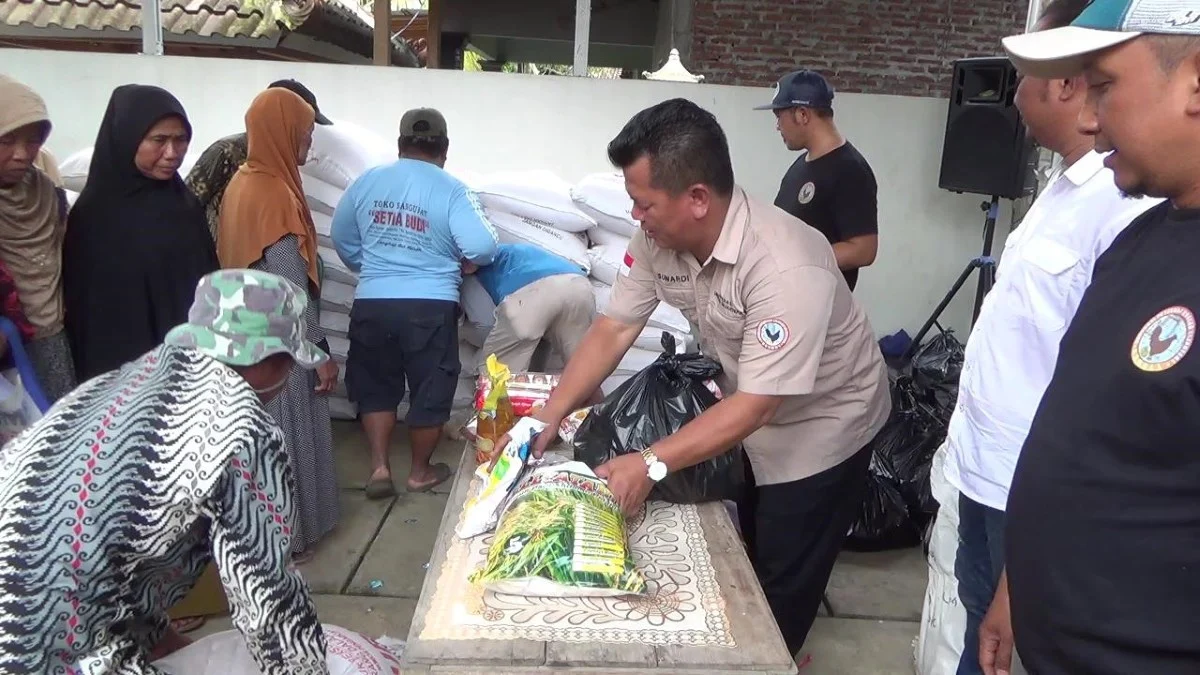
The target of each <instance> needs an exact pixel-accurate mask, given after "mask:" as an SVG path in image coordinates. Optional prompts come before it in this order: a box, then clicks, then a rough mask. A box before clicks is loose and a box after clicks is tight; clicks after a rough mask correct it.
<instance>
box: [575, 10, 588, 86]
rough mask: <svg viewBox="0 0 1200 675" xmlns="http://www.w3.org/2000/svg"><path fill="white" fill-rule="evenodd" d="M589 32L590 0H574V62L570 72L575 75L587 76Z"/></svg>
mask: <svg viewBox="0 0 1200 675" xmlns="http://www.w3.org/2000/svg"><path fill="white" fill-rule="evenodd" d="M591 34H592V0H575V63H574V65H573V66H572V67H571V74H572V75H574V76H576V77H587V74H588V45H589V43H590V42H591Z"/></svg>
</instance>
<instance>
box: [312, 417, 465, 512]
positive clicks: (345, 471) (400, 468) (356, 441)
mask: <svg viewBox="0 0 1200 675" xmlns="http://www.w3.org/2000/svg"><path fill="white" fill-rule="evenodd" d="M333 447H334V448H335V451H334V452H335V453H336V454H337V474H338V476H337V481H338V487H340V488H343V489H346V490H360V491H361V490H363V489H364V488H365V487H366V483H367V479H368V478H370V476H371V453H370V452H369V451H368V450H367V436H366V434H364V433H363V430H362V425H361V424H359V423H358V422H353V421H347V420H334V422H333ZM462 448H463V446H462V441H461V440H459V441H456V440H453V439H451V438H448V437H447V435H443V437H442V441H441V443H439V444H438V447H437V448H436V449H435V450H434V452H433V461H434V462H445V463H447V464H449V465H450V468H452V469H453V468H457V467H458V460H459V458H460V457H461V456H462ZM388 456H389V457H390V458H391V460H392V482H393V483H395V485H396V489H397V490H399V491H401V492H403V491H404V483H405V481H407V480H408V470H409V466H410V464H411V463H412V455H411V454H410V452H409V444H408V430H407V429H406V428H405V426H404V424H402V423H397V424H396V428H395V430H394V431H393V432H392V443H391V446H390V448H389V452H388ZM433 491H434V492H437V493H440V494H447V495H448V494H450V481H446V482H445V483H442V484H441V485H439V486H437V487H435V488H434V489H433Z"/></svg>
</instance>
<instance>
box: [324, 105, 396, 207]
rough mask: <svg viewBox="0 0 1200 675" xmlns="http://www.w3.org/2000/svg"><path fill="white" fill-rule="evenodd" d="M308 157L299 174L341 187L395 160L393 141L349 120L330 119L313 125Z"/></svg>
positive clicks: (345, 186) (394, 144)
mask: <svg viewBox="0 0 1200 675" xmlns="http://www.w3.org/2000/svg"><path fill="white" fill-rule="evenodd" d="M308 157H309V159H308V162H306V163H305V164H304V166H302V167H300V171H301V173H303V174H305V175H306V176H312V177H314V178H319V179H321V180H322V181H324V182H325V183H328V184H329V185H332V186H334V187H336V188H339V189H342V190H345V189H346V188H348V187H350V184H351V183H353V182H354V180H355V179H356V178H358V177H359V176H361V175H362V174H363V172H365V171H366V170H367V169H370V168H372V167H375V166H379V165H380V164H386V163H388V162H391V161H393V160H395V159H396V143H395V141H388V140H386V139H384V138H383V137H382V136H379V135H378V134H376V133H374V132H373V131H370V130H368V129H364V128H363V127H360V126H358V125H356V124H354V123H352V122H345V121H338V120H333V124H331V125H322V124H318V125H316V127H314V128H313V138H312V149H310V150H309V152H308ZM306 192H307V191H306ZM335 206H336V204H335Z"/></svg>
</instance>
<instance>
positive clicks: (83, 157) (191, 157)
mask: <svg viewBox="0 0 1200 675" xmlns="http://www.w3.org/2000/svg"><path fill="white" fill-rule="evenodd" d="M93 149H94V148H91V147H87V148H84V149H82V150H79V151H77V152H74V153H71V154H70V155H69V156H68V157H67V158H66V159H64V160H63V161H62V162H60V163H59V165H58V173H59V175H61V176H62V186H63V190H65V191H66V193H67V202H68V203H69V204H72V205H74V204H75V200H76V199H78V198H79V193H80V192H83V186H84V185H86V184H87V177H88V170H89V169H91V166H92V150H93ZM201 152H203V150H196V149H195V148H192V149H190V150H189V151H188V153H187V154H186V155H184V157H183V163H182V164H181V165H180V166H179V175H180V177H182V178H187V175H188V172H190V171H191V170H192V167H194V166H196V160H198V159H200V154H201Z"/></svg>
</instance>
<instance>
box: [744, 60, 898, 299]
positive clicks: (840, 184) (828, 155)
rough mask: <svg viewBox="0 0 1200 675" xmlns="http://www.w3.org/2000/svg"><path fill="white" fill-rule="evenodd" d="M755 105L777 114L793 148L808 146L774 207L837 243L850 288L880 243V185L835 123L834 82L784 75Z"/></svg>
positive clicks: (809, 75) (789, 173) (806, 73)
mask: <svg viewBox="0 0 1200 675" xmlns="http://www.w3.org/2000/svg"><path fill="white" fill-rule="evenodd" d="M755 110H771V111H774V113H775V120H776V122H775V126H776V128H777V129H779V135H780V136H782V137H783V142H784V144H786V145H787V147H788V150H804V151H805V153H804V154H803V155H801V156H800V157H798V158H797V159H796V161H795V162H794V163H793V164H792V166H791V168H790V169H788V171H787V173H786V174H784V176H783V181H782V182H781V183H780V185H779V194H778V195H777V196H776V197H775V206H778V207H779V208H781V209H783V210H784V211H787V212H788V213H790V214H792V215H793V216H795V217H797V218H799V219H800V220H803V221H804V222H805V223H808V224H809V225H811V226H812V227H814V228H816V229H817V230H818V231H820V232H821V234H824V235H825V238H826V239H828V240H829V243H830V244H832V245H833V254H834V256H835V257H836V258H837V263H838V268H840V269H841V270H842V275H843V276H844V277H845V278H846V283H847V284H849V286H850V290H854V287H855V285H856V284H857V283H858V270H859V268H860V267H866V266H868V265H870V264H871V263H873V262H875V253H876V251H877V249H878V247H879V217H878V215H879V211H878V207H877V196H876V193H877V191H878V186H877V185H876V183H875V174H874V172H872V171H871V165H870V164H868V163H867V160H866V159H865V158H863V156H862V155H861V154H860V153H859V152H858V149H857V148H855V147H854V145H852V144H851V143H850V142H849V141H847V140H846V139H845V137H843V136H842V134H841V132H839V131H838V128H837V125H835V124H834V122H833V87H831V86H830V85H829V82H827V81H826V80H825V78H824V77H822V76H821V74H820V73H816V72H813V71H811V70H798V71H795V72H792V73H788V74H787V75H784V76H783V77H782V78H780V80H779V83H778V84H776V85H775V97H774V98H773V99H772V100H771V102H770V103H768V104H767V105H762V106H758V107H757V108H755Z"/></svg>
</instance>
